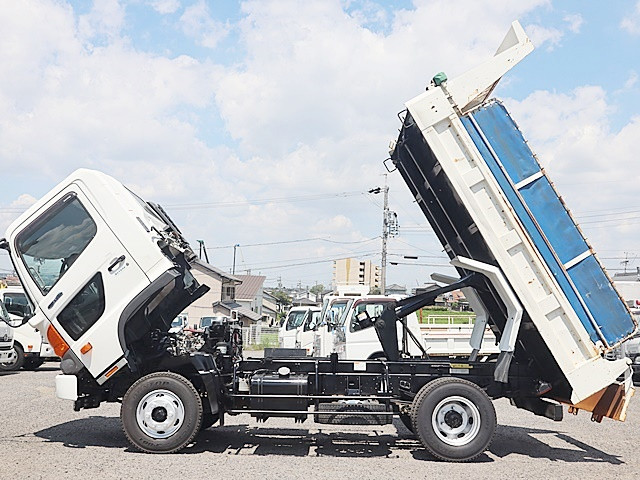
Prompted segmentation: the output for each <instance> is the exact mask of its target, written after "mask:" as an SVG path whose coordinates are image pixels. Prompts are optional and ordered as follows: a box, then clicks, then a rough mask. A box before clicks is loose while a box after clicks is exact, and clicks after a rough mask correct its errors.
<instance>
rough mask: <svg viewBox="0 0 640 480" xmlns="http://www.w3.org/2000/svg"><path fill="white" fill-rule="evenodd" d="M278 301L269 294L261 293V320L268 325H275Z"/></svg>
mask: <svg viewBox="0 0 640 480" xmlns="http://www.w3.org/2000/svg"><path fill="white" fill-rule="evenodd" d="M279 305H280V303H279V302H278V299H277V298H276V297H274V296H273V295H271V294H270V293H269V292H266V291H263V292H262V319H263V320H264V321H265V322H267V324H268V325H275V322H276V320H277V317H278V312H279Z"/></svg>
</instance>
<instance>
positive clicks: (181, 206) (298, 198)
mask: <svg viewBox="0 0 640 480" xmlns="http://www.w3.org/2000/svg"><path fill="white" fill-rule="evenodd" d="M365 194H366V192H361V191H352V192H337V193H319V194H314V195H295V196H290V197H270V198H256V199H253V200H243V201H234V202H207V203H174V204H167V205H164V207H165V208H167V209H171V210H186V209H202V208H225V207H241V206H246V205H264V204H267V203H295V202H311V201H314V200H323V199H326V198H347V197H354V196H357V195H365Z"/></svg>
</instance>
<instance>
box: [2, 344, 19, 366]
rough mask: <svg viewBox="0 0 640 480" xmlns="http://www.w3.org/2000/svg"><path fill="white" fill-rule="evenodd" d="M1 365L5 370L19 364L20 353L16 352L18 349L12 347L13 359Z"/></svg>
mask: <svg viewBox="0 0 640 480" xmlns="http://www.w3.org/2000/svg"><path fill="white" fill-rule="evenodd" d="M1 363H2V365H3V366H4V367H5V368H11V367H13V366H14V365H15V364H16V363H18V352H17V351H16V347H11V357H10V358H9V359H8V360H6V361H4V362H1Z"/></svg>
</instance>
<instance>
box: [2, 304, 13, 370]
mask: <svg viewBox="0 0 640 480" xmlns="http://www.w3.org/2000/svg"><path fill="white" fill-rule="evenodd" d="M10 324H11V319H10V318H9V313H8V312H7V309H6V308H5V307H4V303H2V300H0V362H13V361H14V358H15V352H14V350H13V328H11V325H10Z"/></svg>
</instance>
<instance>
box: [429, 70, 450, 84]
mask: <svg viewBox="0 0 640 480" xmlns="http://www.w3.org/2000/svg"><path fill="white" fill-rule="evenodd" d="M446 81H447V74H446V73H444V72H438V73H436V74H435V76H434V77H433V79H432V82H433V83H434V84H435V85H436V87H439V86H440V85H442V84H443V83H444V82H446Z"/></svg>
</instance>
